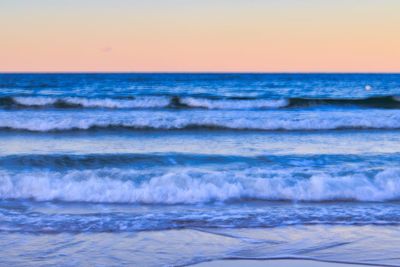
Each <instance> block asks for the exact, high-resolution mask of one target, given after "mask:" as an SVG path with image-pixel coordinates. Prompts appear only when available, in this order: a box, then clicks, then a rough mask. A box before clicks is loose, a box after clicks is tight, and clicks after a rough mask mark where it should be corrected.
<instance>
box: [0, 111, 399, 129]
mask: <svg viewBox="0 0 400 267" xmlns="http://www.w3.org/2000/svg"><path fill="white" fill-rule="evenodd" d="M0 128H3V129H13V130H28V131H42V132H46V131H66V130H87V129H91V128H106V129H113V128H126V129H139V130H140V129H155V130H178V129H193V128H196V129H199V128H200V129H209V128H216V129H231V130H261V131H275V130H287V131H291V130H296V131H298V130H304V131H307V130H309V131H313V130H334V129H398V128H400V112H399V111H395V110H371V111H370V112H368V113H365V112H358V111H357V110H354V111H346V112H339V111H321V112H296V113H295V112H290V111H284V112H283V111H282V112H278V111H274V112H272V111H269V112H262V111H240V112H239V111H198V110H197V111H185V112H167V111H163V112H161V111H159V112H157V111H147V112H146V111H129V112H128V111H125V112H123V111H118V112H117V111H115V112H105V111H104V112H103V111H102V112H43V111H35V114H33V113H32V112H0Z"/></svg>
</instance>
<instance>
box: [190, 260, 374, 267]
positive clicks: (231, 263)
mask: <svg viewBox="0 0 400 267" xmlns="http://www.w3.org/2000/svg"><path fill="white" fill-rule="evenodd" d="M193 266H194V267H242V266H254V267H361V266H381V265H360V264H346V263H335V262H320V261H313V260H292V259H290V260H218V261H210V262H203V263H200V264H196V265H193Z"/></svg>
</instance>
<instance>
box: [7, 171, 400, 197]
mask: <svg viewBox="0 0 400 267" xmlns="http://www.w3.org/2000/svg"><path fill="white" fill-rule="evenodd" d="M0 199H3V200H6V199H32V200H36V201H55V200H57V201H67V202H71V201H72V202H77V201H78V202H95V203H142V204H196V203H209V202H226V201H239V200H263V201H285V200H286V201H310V202H320V201H361V202H364V201H367V202H370V201H394V200H399V199H400V169H398V168H386V169H383V170H380V171H376V172H374V173H371V172H370V170H366V171H364V172H363V171H361V170H358V171H356V172H353V173H338V172H335V171H334V170H333V171H324V172H322V171H317V170H308V169H307V168H305V169H303V171H302V172H301V171H300V170H299V169H297V168H294V169H278V170H274V169H271V168H255V167H254V168H247V169H244V170H243V169H242V170H225V171H220V170H215V171H212V170H198V169H195V168H180V169H177V170H168V171H165V170H157V171H154V172H149V170H139V171H138V170H121V169H100V170H72V171H68V172H51V171H40V172H17V173H15V172H9V171H1V172H0Z"/></svg>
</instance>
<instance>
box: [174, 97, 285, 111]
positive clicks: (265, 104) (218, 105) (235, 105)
mask: <svg viewBox="0 0 400 267" xmlns="http://www.w3.org/2000/svg"><path fill="white" fill-rule="evenodd" d="M180 101H181V103H182V104H184V105H187V106H189V107H194V108H206V109H274V108H282V107H286V106H287V105H288V104H289V101H288V100H287V99H276V100H274V99H258V100H257V99H252V100H234V99H206V98H194V97H186V98H182V99H181V100H180Z"/></svg>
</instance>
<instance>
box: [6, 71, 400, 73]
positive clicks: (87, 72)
mask: <svg viewBox="0 0 400 267" xmlns="http://www.w3.org/2000/svg"><path fill="white" fill-rule="evenodd" d="M0 74H400V71H399V72H382V71H371V72H368V71H348V72H340V71H322V72H318V71H265V72H264V71H0Z"/></svg>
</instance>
